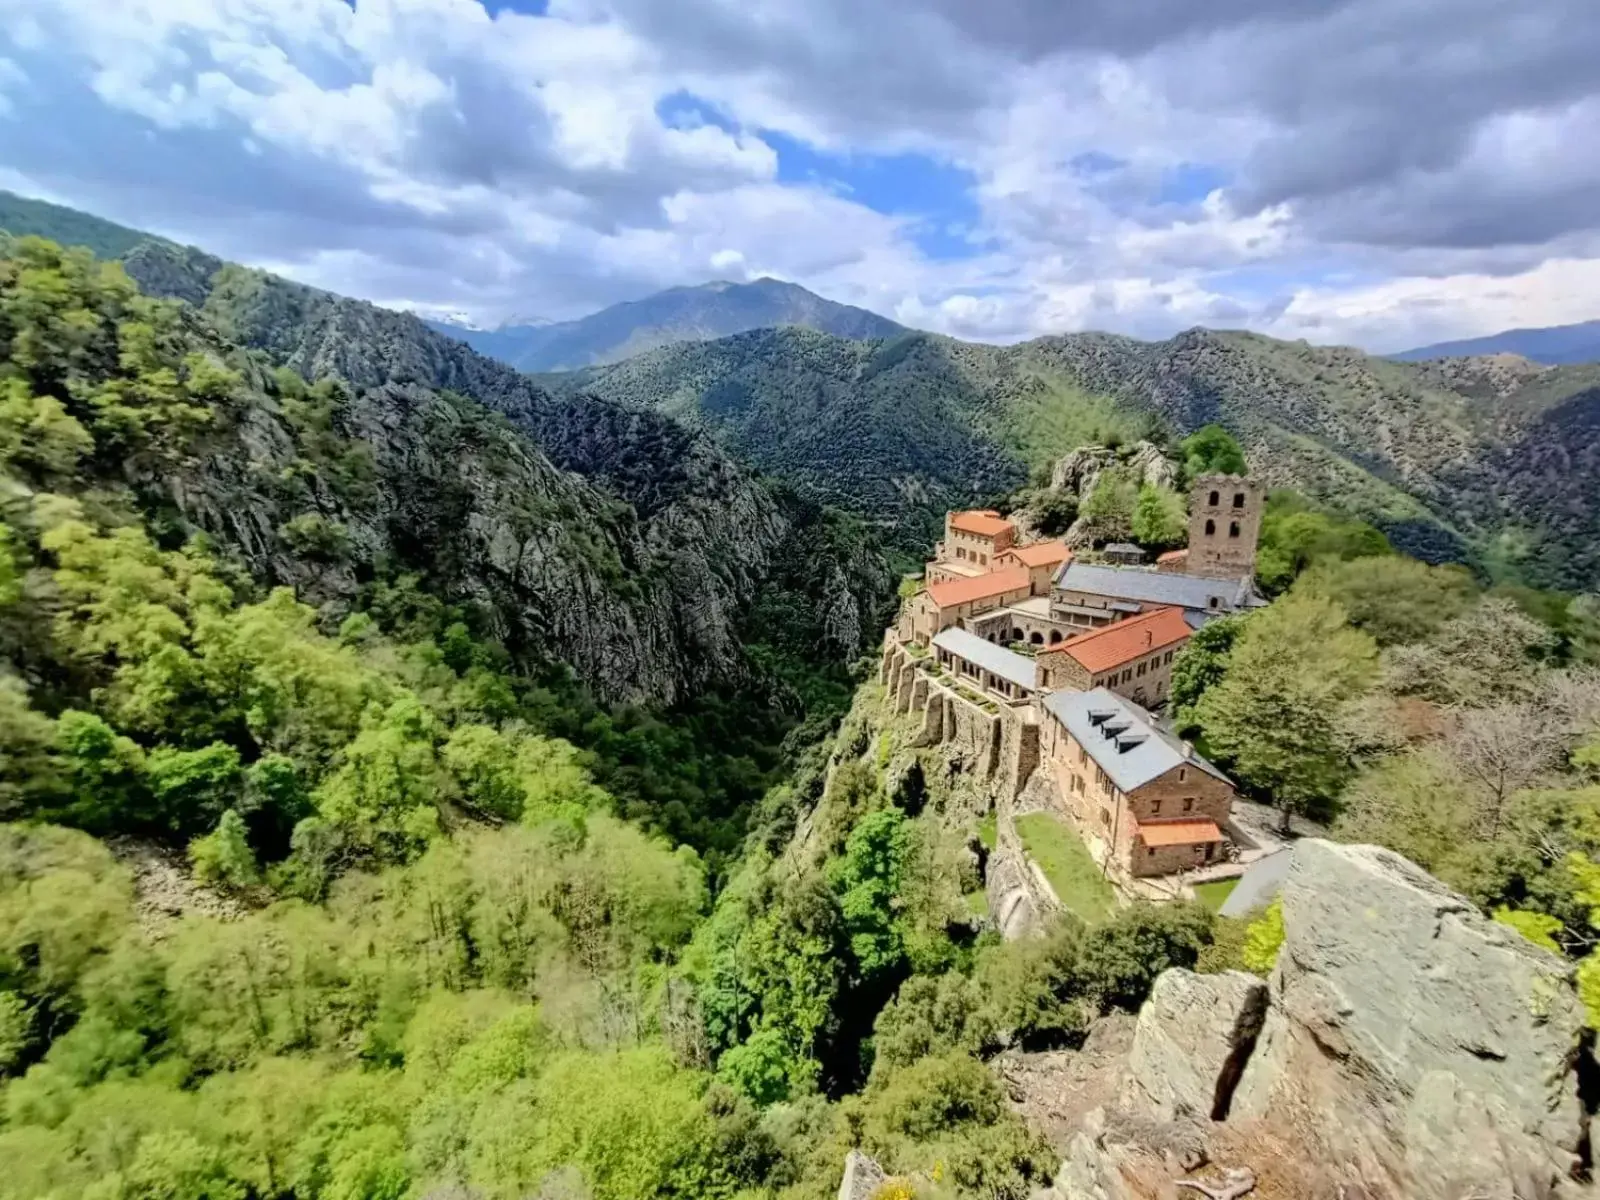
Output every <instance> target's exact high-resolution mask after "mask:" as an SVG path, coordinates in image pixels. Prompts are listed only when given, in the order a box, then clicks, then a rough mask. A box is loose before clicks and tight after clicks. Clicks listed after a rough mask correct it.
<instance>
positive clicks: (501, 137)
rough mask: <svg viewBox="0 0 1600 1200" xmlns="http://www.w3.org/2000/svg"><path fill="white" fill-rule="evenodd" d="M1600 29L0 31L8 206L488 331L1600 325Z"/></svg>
mask: <svg viewBox="0 0 1600 1200" xmlns="http://www.w3.org/2000/svg"><path fill="white" fill-rule="evenodd" d="M1597 64H1600V3H1597V2H1596V0H1521V2H1520V3H1516V2H1508V0H1205V2H1204V3H1201V2H1197V0H1071V2H1070V3H1069V2H1067V0H983V2H982V3H978V2H975V0H488V2H487V3H481V2H480V0H0V187H4V188H9V189H10V190H13V191H18V192H22V193H24V194H27V195H33V196H39V197H42V198H45V199H49V200H54V201H56V202H58V203H63V204H68V205H72V206H74V207H78V208H83V209H86V210H88V211H91V212H94V213H97V214H99V215H102V216H105V217H109V218H111V219H113V220H116V221H120V222H122V223H124V224H129V225H133V226H135V227H138V228H141V229H148V230H151V231H154V232H157V233H161V234H164V235H166V236H168V237H171V238H174V239H177V240H180V241H184V242H190V243H193V244H196V245H199V246H202V247H204V248H205V249H207V250H210V251H212V252H213V253H216V254H219V255H222V256H223V257H226V258H229V259H233V260H236V261H240V262H245V263H248V264H250V265H253V266H259V267H264V268H266V269H269V270H272V271H276V272H279V273H281V274H284V275H287V276H289V277H291V278H294V279H297V280H300V281H302V282H305V283H309V284H313V285H315V286H319V287H324V288H328V289H331V290H333V291H337V292H340V293H344V294H347V295H353V296H359V297H362V298H365V299H369V300H373V301H376V302H377V303H380V304H386V305H391V306H396V307H406V308H412V309H415V310H417V311H420V312H423V313H424V314H444V313H459V314H462V315H464V316H466V317H467V318H469V319H472V320H474V321H476V322H478V323H480V324H488V325H492V324H494V323H496V322H498V321H500V320H503V319H506V318H515V319H528V318H538V319H546V320H561V319H568V318H572V317H576V316H581V315H583V314H585V313H587V312H591V311H594V310H595V309H598V308H600V307H603V306H605V305H607V304H611V303H615V302H617V301H620V300H627V299H635V298H638V297H640V296H643V295H646V294H648V293H650V292H653V291H656V290H658V289H660V288H663V287H669V286H674V285H680V284H695V283H701V282H706V281H708V280H712V279H735V280H737V279H746V278H757V277H759V276H763V275H771V276H775V277H778V278H782V279H787V280H792V281H794V282H796V283H799V284H802V285H804V286H806V287H808V288H811V289H812V290H814V291H817V292H819V293H821V294H823V295H825V296H828V297H829V298H831V299H835V300H840V301H843V302H846V303H852V304H859V305H863V306H865V307H867V308H871V309H873V310H875V311H877V312H881V313H883V314H885V315H886V316H890V317H893V318H895V319H897V320H899V321H902V322H904V323H905V324H907V325H911V326H914V327H917V328H923V329H930V330H934V331H937V332H941V333H948V334H951V335H954V336H957V337H962V338H969V339H975V340H984V341H996V342H1013V341H1018V340H1021V339H1025V338H1030V337H1036V336H1040V335H1044V334H1051V333H1065V332H1070V331H1075V330H1082V329H1102V330H1111V331H1115V332H1121V333H1128V334H1133V335H1136V336H1141V337H1166V336H1169V335H1171V334H1173V333H1175V332H1177V331H1179V330H1182V329H1186V328H1190V327H1192V326H1195V325H1207V326H1212V327H1228V328H1250V329H1255V330H1258V331H1260V332H1262V333H1267V334H1271V335H1274V336H1277V337H1285V338H1306V339H1308V340H1310V341H1313V342H1322V343H1329V342H1334V343H1348V344H1354V345H1359V346H1362V347H1365V348H1367V349H1369V350H1374V351H1380V352H1382V351H1391V350H1398V349H1402V348H1406V347H1409V346H1415V345H1420V344H1424V343H1428V342H1433V341H1438V340H1442V339H1447V338H1456V337H1467V336H1475V335H1479V334H1485V333H1490V332H1494V331H1497V330H1500V329H1505V328H1510V327H1516V326H1537V325H1551V324H1562V323H1566V322H1573V321H1581V320H1590V319H1595V318H1600V202H1597V201H1600V153H1596V148H1597V147H1600V65H1597Z"/></svg>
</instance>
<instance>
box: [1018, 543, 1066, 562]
mask: <svg viewBox="0 0 1600 1200" xmlns="http://www.w3.org/2000/svg"><path fill="white" fill-rule="evenodd" d="M1006 554H1008V555H1010V556H1012V557H1013V558H1015V559H1016V560H1017V561H1018V562H1019V563H1021V564H1022V565H1023V566H1025V567H1054V566H1057V565H1058V564H1060V563H1064V562H1066V561H1067V559H1069V558H1071V557H1072V551H1071V550H1068V549H1067V544H1066V543H1065V542H1062V541H1054V542H1035V543H1034V544H1033V545H1031V546H1013V547H1011V549H1009V550H1007V551H1006Z"/></svg>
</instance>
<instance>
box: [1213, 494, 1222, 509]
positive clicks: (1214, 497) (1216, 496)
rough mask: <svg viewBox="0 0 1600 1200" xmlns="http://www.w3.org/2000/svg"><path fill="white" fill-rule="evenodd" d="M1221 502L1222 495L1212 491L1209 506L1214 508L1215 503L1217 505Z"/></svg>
mask: <svg viewBox="0 0 1600 1200" xmlns="http://www.w3.org/2000/svg"><path fill="white" fill-rule="evenodd" d="M1221 502H1222V497H1221V496H1219V495H1217V493H1216V492H1212V493H1211V506H1212V507H1213V508H1215V507H1216V506H1217V505H1218V504H1220V503H1221Z"/></svg>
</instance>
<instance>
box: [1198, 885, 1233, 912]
mask: <svg viewBox="0 0 1600 1200" xmlns="http://www.w3.org/2000/svg"><path fill="white" fill-rule="evenodd" d="M1238 886H1239V881H1238V879H1236V878H1235V879H1213V880H1212V881H1211V882H1210V883H1197V884H1195V885H1194V896H1195V899H1196V900H1198V901H1200V903H1201V904H1204V905H1205V906H1206V907H1207V908H1209V909H1210V910H1211V911H1212V912H1216V911H1217V909H1219V908H1221V907H1222V902H1223V901H1224V900H1226V899H1227V898H1228V896H1229V895H1230V894H1232V892H1233V889H1234V888H1236V887H1238Z"/></svg>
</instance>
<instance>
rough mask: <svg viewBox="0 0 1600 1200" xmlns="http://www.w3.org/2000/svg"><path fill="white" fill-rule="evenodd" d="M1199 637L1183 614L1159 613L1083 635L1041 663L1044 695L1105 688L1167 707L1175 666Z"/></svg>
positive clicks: (1046, 653)
mask: <svg viewBox="0 0 1600 1200" xmlns="http://www.w3.org/2000/svg"><path fill="white" fill-rule="evenodd" d="M1193 634H1194V630H1193V629H1192V628H1190V626H1189V622H1188V621H1187V620H1186V619H1185V618H1184V615H1183V610H1182V609H1178V608H1158V609H1154V610H1152V611H1151V612H1148V613H1141V614H1140V615H1139V616H1136V617H1129V618H1128V619H1127V620H1125V621H1119V622H1117V623H1116V624H1114V625H1108V626H1106V627H1105V628H1103V629H1097V630H1093V631H1091V632H1089V633H1082V634H1079V635H1078V636H1077V637H1074V638H1071V639H1069V640H1068V641H1066V642H1063V643H1061V644H1060V645H1058V646H1049V647H1047V648H1046V649H1044V650H1041V651H1040V652H1039V654H1038V656H1037V658H1036V660H1035V661H1036V662H1037V664H1038V669H1039V677H1038V678H1039V687H1040V689H1041V690H1042V691H1059V690H1062V689H1067V690H1071V691H1078V692H1087V691H1092V690H1093V689H1095V688H1097V687H1103V688H1106V689H1108V690H1109V691H1113V692H1115V693H1117V694H1118V695H1119V696H1126V697H1127V698H1128V699H1130V700H1132V701H1133V702H1134V703H1135V704H1142V705H1145V706H1147V707H1150V706H1156V705H1161V704H1164V703H1166V700H1167V693H1168V691H1169V690H1170V688H1171V687H1172V662H1173V659H1175V658H1176V657H1177V655H1178V652H1179V651H1180V650H1182V649H1183V647H1184V646H1185V645H1187V644H1188V641H1189V638H1190V637H1192V636H1193Z"/></svg>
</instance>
